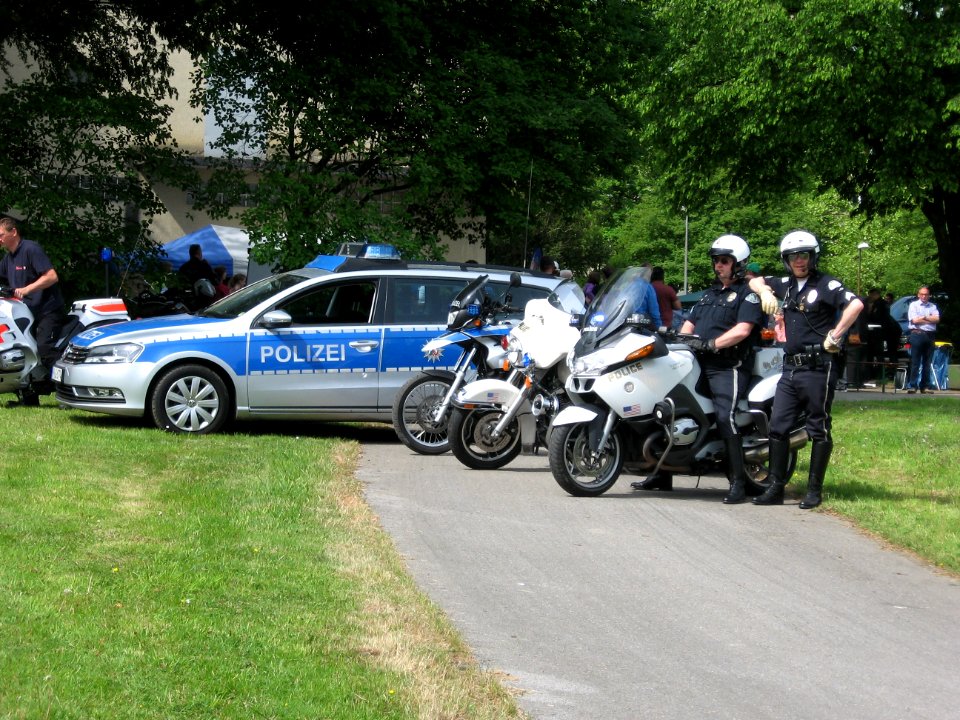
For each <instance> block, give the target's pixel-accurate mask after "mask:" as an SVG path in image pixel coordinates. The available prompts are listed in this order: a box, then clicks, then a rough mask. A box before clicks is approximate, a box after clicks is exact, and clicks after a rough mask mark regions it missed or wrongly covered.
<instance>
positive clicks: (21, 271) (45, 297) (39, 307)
mask: <svg viewBox="0 0 960 720" xmlns="http://www.w3.org/2000/svg"><path fill="white" fill-rule="evenodd" d="M0 246H2V247H3V248H4V250H6V251H7V252H6V254H5V255H4V256H3V258H2V259H0V280H5V281H6V284H7V285H9V286H10V287H12V288H13V289H14V292H13V294H14V297H17V298H20V299H21V300H22V301H23V302H24V304H26V306H27V307H28V308H30V312H31V313H33V320H34V323H33V332H34V335H35V336H36V338H37V355H38V356H39V358H40V362H41V363H42V364H43V366H44V367H45V368H46V370H47V373H48V374H49V372H50V368H52V367H53V364H54V363H55V362H56V361H57V359H58V356H59V353H58V351H57V349H56V342H57V338H58V336H59V334H60V330H61V328H62V327H63V320H64V307H63V295H62V294H61V293H60V285H59V282H60V278H59V277H57V271H56V270H55V269H54V267H53V263H51V262H50V258H48V257H47V254H46V253H45V252H44V251H43V248H42V247H40V245H38V244H37V243H35V242H33V241H32V240H27V239H26V238H25V237H22V236H21V235H20V225H19V223H18V222H17V221H16V220H15V219H14V218H12V217H7V216H4V217H0ZM22 398H23V404H24V405H38V404H39V399H38V398H37V396H36V394H34V393H30V394H24V395H23V396H22Z"/></svg>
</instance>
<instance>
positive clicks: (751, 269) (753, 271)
mask: <svg viewBox="0 0 960 720" xmlns="http://www.w3.org/2000/svg"><path fill="white" fill-rule="evenodd" d="M743 276H744V277H745V278H746V279H747V280H748V281H749V280H753V279H754V278H755V277H760V263H755V262H752V263H747V268H746V271H745V272H744V275H743Z"/></svg>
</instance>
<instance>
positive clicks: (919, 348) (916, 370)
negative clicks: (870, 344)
mask: <svg viewBox="0 0 960 720" xmlns="http://www.w3.org/2000/svg"><path fill="white" fill-rule="evenodd" d="M907 322H908V323H909V324H910V375H909V377H908V379H907V392H908V393H915V392H916V391H917V390H918V389H919V390H920V392H922V393H931V392H933V386H932V385H931V383H930V362H931V361H932V360H933V348H934V345H933V342H934V338H935V336H936V334H937V323H939V322H940V310H939V309H938V308H937V306H936V305H934V304H933V303H932V302H930V288H929V287H927V286H926V285H924V286H922V287H921V288H920V289H919V290H918V291H917V299H916V300H914V301H913V302H912V303H910V307H908V308H907Z"/></svg>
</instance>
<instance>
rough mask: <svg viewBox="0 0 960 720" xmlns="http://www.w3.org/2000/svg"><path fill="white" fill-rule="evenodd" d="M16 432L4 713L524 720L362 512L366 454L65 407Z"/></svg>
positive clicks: (3, 628)
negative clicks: (192, 433)
mask: <svg viewBox="0 0 960 720" xmlns="http://www.w3.org/2000/svg"><path fill="white" fill-rule="evenodd" d="M48 403H49V404H48ZM0 423H2V427H3V438H4V449H5V452H4V459H3V472H2V477H0V497H2V502H0V553H2V557H3V561H2V563H0V638H2V642H0V678H2V681H0V717H3V718H40V717H56V718H84V719H88V718H124V719H125V720H127V719H130V718H191V719H196V718H253V717H255V718H337V719H340V718H344V719H352V718H370V720H381V719H384V718H420V717H430V718H501V717H514V716H516V715H517V712H518V711H517V709H516V706H515V702H514V700H513V698H512V697H510V696H509V695H508V694H507V693H506V692H505V691H504V690H503V689H502V687H501V685H500V684H499V683H498V682H497V679H496V678H495V677H493V676H492V675H491V674H489V673H484V672H481V671H480V670H479V669H478V667H477V666H476V664H475V662H474V661H473V660H472V659H471V656H470V653H469V650H468V649H467V648H465V647H464V645H463V643H462V641H461V640H460V639H459V637H458V636H457V635H456V633H455V632H454V631H453V630H452V629H451V627H450V626H449V625H448V624H447V622H446V620H445V619H444V618H443V616H442V615H441V613H440V612H439V611H438V610H437V609H436V608H435V607H434V606H432V605H431V604H430V603H429V602H428V601H427V600H426V599H425V598H424V597H423V596H422V595H421V594H420V593H419V592H418V591H417V590H416V589H415V587H414V586H413V584H412V581H411V580H410V579H409V578H408V577H407V575H406V573H405V571H404V568H403V565H402V563H401V561H400V560H399V558H398V557H397V555H396V553H395V551H394V550H393V547H392V545H391V543H390V542H389V539H388V538H386V537H385V535H384V533H382V532H381V531H380V529H379V527H378V525H377V522H376V519H375V518H374V517H373V516H372V515H371V514H370V512H369V511H368V509H367V508H366V506H365V504H364V503H363V502H362V499H361V492H360V487H359V485H358V483H356V482H355V481H354V479H353V469H354V467H355V461H356V457H357V453H358V445H357V443H355V442H352V441H344V440H339V439H337V438H334V437H310V436H303V437H297V436H296V435H295V434H294V432H295V431H294V429H292V428H291V426H290V425H285V426H283V427H280V426H278V432H277V433H276V434H272V433H270V432H269V431H267V432H264V426H258V429H257V432H258V434H256V435H246V434H243V432H242V431H243V427H242V426H240V428H239V429H240V432H238V433H236V434H226V435H218V436H211V437H202V438H193V437H183V436H175V435H170V434H166V433H162V432H158V431H156V430H153V429H147V428H145V427H140V426H139V425H137V424H132V423H130V422H125V421H121V420H117V419H111V418H104V417H94V416H91V415H86V414H83V413H73V412H69V411H63V410H59V409H57V408H56V407H55V406H54V405H53V404H52V402H50V401H49V399H45V401H44V405H42V406H41V407H40V408H37V409H29V408H16V409H12V408H4V407H0ZM329 429H330V427H329V426H328V430H329Z"/></svg>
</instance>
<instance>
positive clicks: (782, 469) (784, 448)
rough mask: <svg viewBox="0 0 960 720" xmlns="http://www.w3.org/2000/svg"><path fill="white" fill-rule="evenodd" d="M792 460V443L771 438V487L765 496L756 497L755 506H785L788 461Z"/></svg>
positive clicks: (765, 492)
mask: <svg viewBox="0 0 960 720" xmlns="http://www.w3.org/2000/svg"><path fill="white" fill-rule="evenodd" d="M789 458H790V441H789V440H786V439H784V438H770V460H769V465H768V466H769V468H770V485H769V486H768V487H767V489H766V490H765V491H764V493H763V495H760V496H758V497H755V498H754V499H753V500H752V501H751V502H752V503H753V504H754V505H783V490H784V488H786V486H787V481H786V480H785V479H784V477H786V474H787V461H788V459H789Z"/></svg>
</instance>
